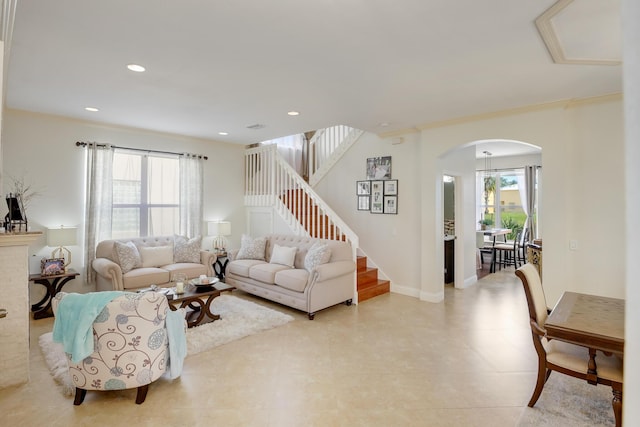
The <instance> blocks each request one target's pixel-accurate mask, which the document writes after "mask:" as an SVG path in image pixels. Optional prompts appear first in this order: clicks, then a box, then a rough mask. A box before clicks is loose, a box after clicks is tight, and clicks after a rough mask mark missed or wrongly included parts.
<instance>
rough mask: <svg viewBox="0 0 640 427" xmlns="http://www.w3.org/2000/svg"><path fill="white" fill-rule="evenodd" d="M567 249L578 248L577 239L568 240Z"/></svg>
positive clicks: (574, 249)
mask: <svg viewBox="0 0 640 427" xmlns="http://www.w3.org/2000/svg"><path fill="white" fill-rule="evenodd" d="M569 250H571V251H577V250H578V241H577V240H569Z"/></svg>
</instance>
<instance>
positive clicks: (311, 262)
mask: <svg viewBox="0 0 640 427" xmlns="http://www.w3.org/2000/svg"><path fill="white" fill-rule="evenodd" d="M330 259H331V249H330V248H329V245H327V244H326V243H322V242H315V243H314V244H313V246H311V247H310V248H309V250H308V251H307V256H305V257H304V268H305V269H306V270H307V271H311V270H313V269H314V268H316V267H317V266H319V265H320V264H326V263H328V262H329V260H330Z"/></svg>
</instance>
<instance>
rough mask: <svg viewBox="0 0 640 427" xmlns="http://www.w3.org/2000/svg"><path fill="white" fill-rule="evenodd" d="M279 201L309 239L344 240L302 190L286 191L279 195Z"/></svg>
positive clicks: (326, 216)
mask: <svg viewBox="0 0 640 427" xmlns="http://www.w3.org/2000/svg"><path fill="white" fill-rule="evenodd" d="M280 201H282V203H283V204H284V205H285V206H286V207H287V209H288V210H289V211H290V212H291V214H292V215H293V216H294V217H295V218H296V219H297V220H298V222H299V223H300V225H301V226H302V227H303V228H304V229H305V231H306V232H307V233H308V234H309V236H311V237H316V238H322V239H330V240H343V241H344V240H346V239H345V235H344V234H343V235H340V234H339V233H338V229H337V228H336V226H335V225H334V224H332V223H331V220H330V218H329V216H328V215H327V214H324V213H321V208H320V206H318V205H317V204H315V203H314V201H313V200H312V199H311V198H310V197H309V195H308V194H307V193H305V192H304V191H303V190H302V189H297V190H287V191H286V192H285V193H284V194H282V195H280Z"/></svg>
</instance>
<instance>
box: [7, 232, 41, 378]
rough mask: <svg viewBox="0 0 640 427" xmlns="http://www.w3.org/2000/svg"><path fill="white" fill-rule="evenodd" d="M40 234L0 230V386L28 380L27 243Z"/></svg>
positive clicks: (37, 237)
mask: <svg viewBox="0 0 640 427" xmlns="http://www.w3.org/2000/svg"><path fill="white" fill-rule="evenodd" d="M42 235H43V233H42V231H33V232H25V233H0V277H2V280H0V295H2V299H1V300H0V308H3V309H5V310H6V316H4V317H2V318H0V348H2V351H1V352H0V366H2V375H0V388H5V387H10V386H14V385H18V384H23V383H26V382H27V381H29V266H28V264H29V245H30V244H32V243H34V242H35V241H36V240H38V239H39V238H40V237H41V236H42Z"/></svg>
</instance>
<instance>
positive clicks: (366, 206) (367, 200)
mask: <svg viewBox="0 0 640 427" xmlns="http://www.w3.org/2000/svg"><path fill="white" fill-rule="evenodd" d="M370 209H371V196H358V210H359V211H368V210H370Z"/></svg>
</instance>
